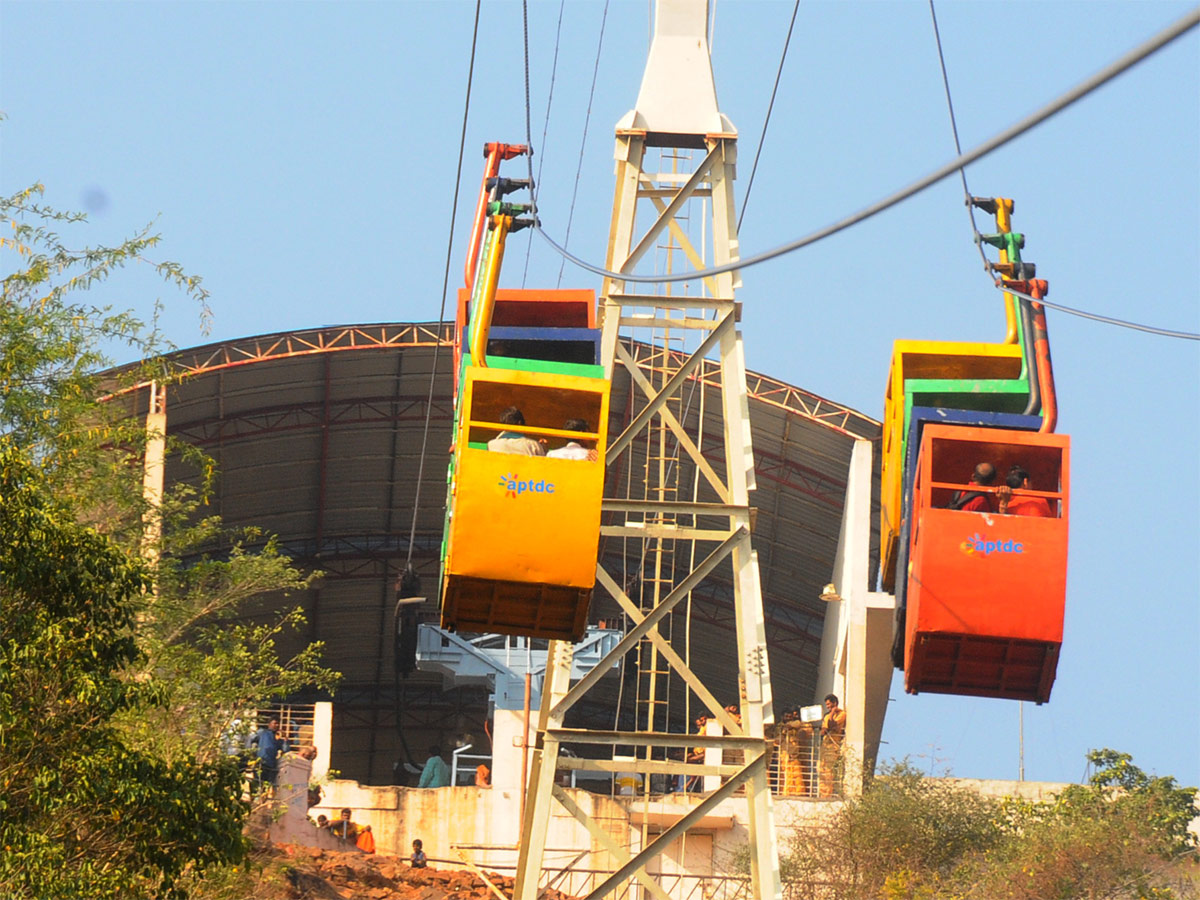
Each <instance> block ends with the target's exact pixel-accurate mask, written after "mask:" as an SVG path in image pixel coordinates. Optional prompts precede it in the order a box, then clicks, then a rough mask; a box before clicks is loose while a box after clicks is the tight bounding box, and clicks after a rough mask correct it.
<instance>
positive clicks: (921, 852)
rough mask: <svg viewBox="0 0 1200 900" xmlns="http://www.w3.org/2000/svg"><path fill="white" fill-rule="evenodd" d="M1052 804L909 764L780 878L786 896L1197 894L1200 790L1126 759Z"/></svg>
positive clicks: (962, 898)
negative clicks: (986, 793) (988, 790)
mask: <svg viewBox="0 0 1200 900" xmlns="http://www.w3.org/2000/svg"><path fill="white" fill-rule="evenodd" d="M1088 760H1089V762H1090V763H1091V764H1092V765H1093V766H1094V767H1095V771H1094V773H1093V775H1092V777H1091V778H1090V780H1089V783H1088V784H1086V785H1070V786H1068V787H1067V788H1066V789H1065V790H1064V791H1063V792H1062V793H1061V794H1060V795H1059V796H1058V797H1056V798H1055V799H1053V800H1049V801H1045V802H1036V803H1035V802H1030V801H1024V800H1018V799H1014V798H1006V799H1004V800H993V799H989V798H986V797H982V796H980V795H979V794H978V793H977V792H976V791H974V790H972V789H971V788H969V787H967V786H964V785H962V784H960V783H957V782H955V781H954V780H952V779H947V778H927V777H925V776H924V775H922V774H921V773H920V772H918V771H916V770H915V769H913V768H912V767H910V766H908V765H907V764H905V763H901V764H899V765H897V766H893V767H892V768H890V769H888V770H885V771H884V772H883V773H882V774H881V775H879V776H877V777H876V778H874V779H873V780H872V781H871V782H870V783H869V785H868V786H867V788H866V790H865V791H864V792H863V795H862V796H861V797H860V798H855V799H851V800H847V801H846V802H845V803H844V804H843V805H842V806H841V808H840V809H838V810H837V811H836V812H834V813H833V814H832V815H830V816H828V817H827V818H825V819H824V820H822V822H821V824H820V825H818V826H816V827H809V828H803V829H799V830H798V831H797V833H796V836H795V838H794V839H793V841H792V843H791V846H790V847H789V848H788V849H789V853H788V855H787V856H786V857H785V859H784V860H782V862H783V866H782V870H783V872H784V875H785V885H786V888H787V892H788V895H789V897H791V898H795V900H802V898H809V897H812V898H818V897H819V898H856V900H857V898H886V900H1077V898H1091V900H1100V898H1105V900H1125V898H1130V900H1132V898H1153V900H1169V898H1176V897H1179V898H1182V897H1195V896H1196V894H1195V891H1194V890H1193V889H1192V888H1191V887H1190V886H1189V884H1190V883H1191V881H1192V880H1193V879H1194V878H1195V876H1196V866H1195V846H1196V844H1195V836H1194V835H1192V834H1190V833H1189V832H1188V831H1187V826H1188V823H1189V822H1190V821H1191V820H1192V818H1193V816H1194V815H1195V813H1196V810H1195V807H1194V802H1195V798H1196V791H1195V789H1193V788H1184V787H1181V786H1180V785H1179V784H1178V783H1177V782H1176V781H1175V779H1174V778H1160V777H1153V776H1150V775H1147V774H1146V773H1145V772H1143V771H1142V770H1141V769H1139V768H1138V767H1137V766H1135V765H1133V762H1132V759H1131V758H1130V756H1129V755H1128V754H1125V753H1117V752H1115V751H1113V750H1097V751H1092V752H1090V753H1089V754H1088Z"/></svg>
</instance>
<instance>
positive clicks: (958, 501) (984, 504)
mask: <svg viewBox="0 0 1200 900" xmlns="http://www.w3.org/2000/svg"><path fill="white" fill-rule="evenodd" d="M995 480H996V467H995V466H993V465H992V464H991V463H990V462H981V463H980V464H979V465H977V466H976V467H975V471H974V472H972V473H971V484H978V485H982V486H984V487H986V486H987V485H990V484H991V483H992V482H993V481H995ZM950 509H957V510H961V511H962V512H995V511H996V504H995V499H994V498H993V497H992V495H991V494H990V493H988V492H986V491H955V493H954V498H953V499H952V500H951V501H950Z"/></svg>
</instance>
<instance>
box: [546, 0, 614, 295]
mask: <svg viewBox="0 0 1200 900" xmlns="http://www.w3.org/2000/svg"><path fill="white" fill-rule="evenodd" d="M607 22H608V0H604V12H603V14H602V15H601V16H600V39H599V40H598V41H597V42H596V63H595V65H594V66H592V89H591V91H590V92H589V93H588V105H587V113H586V114H585V115H584V117H583V137H581V138H580V139H579V162H578V163H577V164H576V166H575V186H574V187H573V188H572V189H571V208H570V210H569V211H568V212H567V234H566V236H565V237H564V238H563V245H564V246H565V245H567V244H569V243H570V242H571V223H572V222H574V221H575V199H576V198H577V197H578V196H579V177H580V175H581V174H582V173H583V154H584V151H585V150H586V149H587V136H588V126H589V125H590V124H591V121H592V101H593V100H594V99H595V97H596V79H597V76H598V75H599V74H600V53H601V51H602V50H603V48H604V26H605V24H606V23H607ZM529 240H530V242H531V243H532V242H533V236H532V235H530V238H529ZM566 265H567V261H566V260H565V259H564V260H563V261H562V262H560V263H559V264H558V281H557V282H556V283H555V285H554V286H555V287H562V279H563V269H564V268H566Z"/></svg>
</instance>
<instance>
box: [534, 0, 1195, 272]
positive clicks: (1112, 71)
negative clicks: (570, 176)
mask: <svg viewBox="0 0 1200 900" xmlns="http://www.w3.org/2000/svg"><path fill="white" fill-rule="evenodd" d="M526 2H527V0H526ZM1197 25H1200V7H1197V8H1196V9H1194V10H1192V11H1191V12H1189V13H1188V14H1187V15H1185V16H1183V17H1182V18H1181V19H1179V20H1178V21H1177V22H1175V23H1173V24H1172V25H1169V26H1168V27H1167V28H1165V29H1163V30H1162V31H1160V32H1159V33H1158V34H1156V35H1154V36H1153V37H1151V38H1149V39H1148V40H1146V41H1144V42H1143V43H1141V44H1139V45H1138V46H1137V47H1135V48H1134V49H1133V50H1130V51H1129V52H1128V53H1126V54H1125V55H1124V56H1122V57H1121V58H1119V59H1117V60H1116V61H1115V62H1112V63H1110V64H1109V65H1107V66H1105V67H1104V68H1103V69H1101V70H1100V71H1099V72H1097V73H1096V74H1095V75H1092V76H1091V77H1090V78H1087V79H1085V80H1084V81H1082V82H1080V83H1079V84H1078V85H1077V86H1075V87H1074V88H1072V89H1071V90H1069V91H1067V92H1066V93H1064V94H1062V95H1061V96H1059V97H1058V98H1056V99H1055V100H1052V101H1051V102H1049V103H1047V104H1046V105H1045V106H1043V107H1042V108H1041V109H1039V110H1037V111H1035V112H1033V113H1031V114H1029V115H1028V116H1026V117H1025V118H1024V119H1021V120H1020V121H1019V122H1017V123H1016V124H1014V125H1012V126H1010V127H1008V128H1006V129H1005V130H1004V131H1002V132H1000V133H999V134H997V135H995V136H994V137H992V138H990V139H989V140H986V141H984V142H983V143H982V144H979V145H978V146H977V147H975V148H974V149H972V150H970V151H969V152H967V153H963V154H960V155H959V156H957V157H955V158H954V159H952V160H950V161H949V162H948V163H946V164H945V165H943V166H941V167H940V168H938V169H935V170H934V171H933V172H931V173H930V174H928V175H926V176H925V177H924V178H921V179H919V180H917V181H915V182H913V183H912V184H910V185H908V186H907V187H904V188H901V189H900V190H898V191H896V192H895V193H893V194H890V195H889V196H887V197H885V198H883V199H882V200H880V201H878V202H877V203H873V204H872V205H870V206H868V207H866V208H865V209H862V210H859V211H858V212H856V213H853V214H851V215H849V216H846V217H845V218H844V219H840V220H839V221H837V222H834V223H833V224H831V225H827V226H825V227H824V228H820V229H818V230H817V231H814V232H812V233H811V234H808V235H805V236H804V237H801V238H797V239H796V240H794V241H789V242H788V243H786V244H781V245H780V246H778V247H775V248H774V249H772V250H766V251H764V252H762V253H757V254H754V255H753V256H747V257H744V258H742V259H737V260H734V261H732V262H728V263H723V264H721V265H718V266H712V267H710V268H707V269H697V270H696V271H693V272H681V273H675V274H670V275H635V274H632V273H623V272H612V271H610V270H608V269H605V268H603V267H601V266H597V265H593V264H592V263H589V262H587V261H586V260H583V259H580V258H579V257H578V256H575V255H574V254H572V253H571V252H570V251H568V250H567V249H566V248H565V247H563V246H561V245H559V244H558V243H557V242H556V241H555V240H554V239H553V238H552V237H550V235H548V234H547V233H546V232H545V230H544V229H543V228H542V227H541V225H540V224H537V223H536V221H535V224H534V229H535V230H536V231H537V233H538V234H539V235H541V236H542V239H543V240H545V241H546V243H548V244H549V245H550V246H551V247H553V248H554V249H555V250H556V251H557V252H558V253H560V254H561V255H562V256H564V257H565V258H566V259H567V260H568V261H570V262H572V263H574V264H575V265H576V266H578V267H579V268H581V269H584V270H586V271H588V272H591V273H592V274H594V275H599V276H601V277H604V278H613V279H616V280H618V281H627V282H632V283H635V284H660V283H667V282H677V281H694V280H696V279H698V278H708V277H711V276H714V275H721V274H724V273H725V272H732V271H734V270H737V269H746V268H749V267H751V266H755V265H758V264H759V263H764V262H767V261H768V260H772V259H775V258H776V257H779V256H783V255H785V254H788V253H792V252H794V251H796V250H800V249H801V248H803V247H807V246H809V245H810V244H815V243H817V242H818V241H821V240H824V239H825V238H827V237H830V236H832V235H835V234H837V233H838V232H841V231H845V230H846V229H847V228H850V227H851V226H853V225H857V224H858V223H859V222H863V221H866V220H867V219H870V218H872V217H873V216H876V215H878V214H879V213H881V212H883V211H884V210H887V209H890V208H891V207H893V206H895V205H897V204H898V203H902V202H903V201H905V200H907V199H908V198H910V197H912V196H914V195H916V194H919V193H921V192H922V191H924V190H926V189H927V188H929V187H931V186H932V185H935V184H937V183H938V182H940V181H942V180H943V179H945V178H947V177H949V176H950V175H953V174H954V173H955V172H956V171H958V169H960V168H961V167H963V166H965V165H967V164H969V163H973V162H975V160H977V159H982V158H983V157H985V156H987V155H988V154H989V153H993V152H994V151H996V150H999V149H1000V148H1001V147H1003V146H1004V145H1005V144H1008V143H1010V142H1012V141H1013V140H1015V139H1016V138H1018V137H1020V136H1021V135H1023V134H1025V132H1027V131H1030V130H1032V129H1034V128H1036V127H1037V126H1038V125H1040V124H1042V123H1043V122H1045V121H1046V120H1047V119H1049V118H1052V117H1053V116H1055V115H1057V114H1058V113H1060V112H1062V111H1063V110H1064V109H1066V108H1067V107H1069V106H1071V105H1073V104H1075V103H1077V102H1078V101H1079V100H1082V99H1083V98H1084V97H1086V96H1087V95H1088V94H1090V93H1092V92H1093V91H1095V90H1096V89H1097V88H1099V87H1102V86H1103V85H1105V84H1107V83H1108V82H1110V81H1112V80H1113V79H1114V78H1116V77H1117V76H1118V75H1121V74H1122V73H1124V72H1125V71H1127V70H1128V69H1131V68H1132V67H1133V66H1135V65H1137V64H1138V63H1140V62H1141V61H1142V60H1144V59H1146V58H1147V57H1148V56H1151V55H1152V54H1154V53H1156V52H1157V51H1159V50H1161V49H1162V48H1163V47H1165V46H1166V45H1167V44H1169V43H1171V42H1172V41H1174V40H1176V39H1177V38H1179V37H1181V36H1182V35H1184V34H1186V33H1187V32H1188V31H1190V30H1191V29H1193V28H1195V27H1196V26H1197ZM526 43H527V44H528V39H526ZM526 70H528V53H527V54H526ZM526 81H527V82H528V75H527V76H526ZM528 106H529V102H528V87H527V88H526V120H528V117H529V110H528ZM532 170H533V165H532V163H530V172H531V173H532ZM536 202H537V200H536V194H535V195H534V204H535V206H536Z"/></svg>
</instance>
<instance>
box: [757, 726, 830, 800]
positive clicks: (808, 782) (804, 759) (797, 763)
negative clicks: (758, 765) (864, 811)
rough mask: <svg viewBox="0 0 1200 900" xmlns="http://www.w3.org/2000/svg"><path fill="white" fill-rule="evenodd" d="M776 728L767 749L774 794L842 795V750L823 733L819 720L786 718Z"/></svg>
mask: <svg viewBox="0 0 1200 900" xmlns="http://www.w3.org/2000/svg"><path fill="white" fill-rule="evenodd" d="M774 731H775V736H774V739H773V740H771V741H769V748H768V751H767V752H768V754H769V759H768V762H767V783H768V784H769V785H770V787H771V793H772V794H773V795H775V796H776V797H810V798H819V799H832V798H836V797H841V796H842V768H843V766H842V756H841V753H840V752H837V751H835V750H834V749H833V746H834V745H833V744H831V743H829V742H828V741H827V740H826V739H823V738H822V737H821V733H820V729H819V728H818V727H817V726H816V725H815V724H809V723H805V722H785V723H783V724H782V725H777V726H775V728H774ZM838 746H839V749H840V745H838ZM823 752H824V756H822V753H823Z"/></svg>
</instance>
